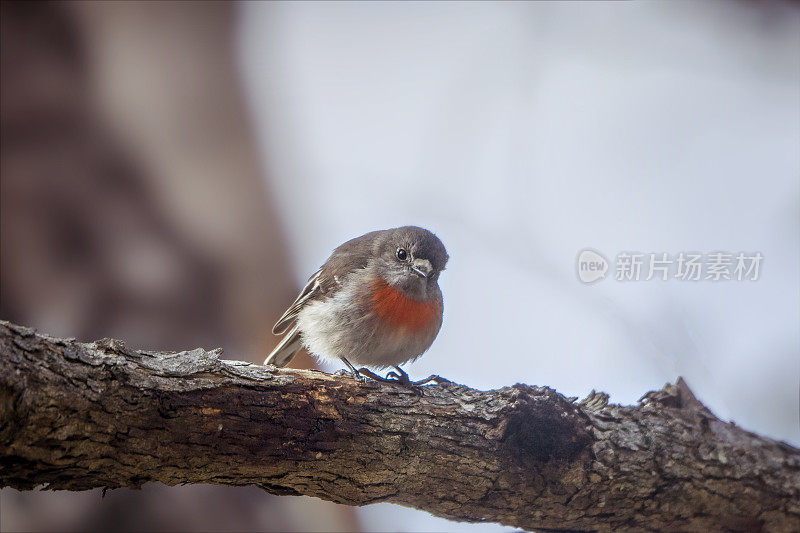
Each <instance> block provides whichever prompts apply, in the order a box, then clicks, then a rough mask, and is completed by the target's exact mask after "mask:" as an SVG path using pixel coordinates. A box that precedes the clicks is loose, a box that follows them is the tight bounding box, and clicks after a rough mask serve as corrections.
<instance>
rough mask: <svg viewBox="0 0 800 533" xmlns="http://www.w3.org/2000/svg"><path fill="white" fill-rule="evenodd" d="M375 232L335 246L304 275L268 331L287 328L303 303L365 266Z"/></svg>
mask: <svg viewBox="0 0 800 533" xmlns="http://www.w3.org/2000/svg"><path fill="white" fill-rule="evenodd" d="M376 233H379V232H375V231H374V232H372V233H367V234H366V235H362V236H361V237H356V238H355V239H351V240H349V241H347V242H346V243H344V244H342V245H341V246H339V247H338V248H336V249H335V250H334V251H333V253H332V254H331V256H330V257H329V258H328V260H327V261H325V264H324V265H322V267H321V268H320V269H319V270H317V271H316V272H314V274H313V275H312V276H311V277H310V278H308V282H306V285H305V287H303V290H301V291H300V294H299V295H298V296H297V298H296V299H295V301H294V302H292V305H290V306H289V308H288V309H287V310H286V312H285V313H283V315H282V316H281V317H280V318H279V319H278V321H277V322H276V323H275V326H273V328H272V333H274V334H275V335H280V334H281V333H283V332H284V331H286V330H287V329H289V326H290V325H291V324H292V323H293V322H294V321H295V320H297V315H299V314H300V311H301V310H302V309H303V307H304V306H305V305H306V304H308V303H309V302H311V301H313V300H316V299H317V298H320V297H322V296H324V295H325V294H326V293H328V292H330V291H331V290H334V289H336V288H338V287H339V285H341V284H342V280H343V279H344V277H345V276H347V274H350V273H351V272H353V271H354V270H358V269H360V268H366V266H367V262H368V261H369V258H370V255H371V251H372V250H371V243H372V242H373V239H374V237H375V234H376Z"/></svg>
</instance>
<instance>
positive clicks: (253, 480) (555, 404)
mask: <svg viewBox="0 0 800 533" xmlns="http://www.w3.org/2000/svg"><path fill="white" fill-rule="evenodd" d="M219 356H220V352H219V351H217V350H212V351H205V350H202V349H199V348H198V349H195V350H190V351H184V352H177V353H160V352H146V351H139V350H132V349H128V348H126V347H125V346H124V345H123V344H122V343H121V342H119V341H114V340H107V339H104V340H101V341H97V342H94V343H81V342H77V341H75V340H74V339H57V338H52V337H48V336H45V335H40V334H37V333H36V332H34V331H33V330H31V329H28V328H24V327H21V326H17V325H14V324H11V323H8V322H0V447H1V449H2V452H1V453H2V456H0V486H3V487H15V488H18V489H33V488H34V487H37V486H40V485H44V486H46V487H47V488H49V489H66V490H84V489H91V488H94V487H108V488H116V487H140V486H141V485H142V484H143V483H146V482H150V481H160V482H162V483H165V484H167V485H175V484H179V483H218V484H226V485H249V484H256V485H259V486H261V487H263V488H264V489H265V490H266V491H268V492H271V493H274V494H295V495H296V494H307V495H310V496H317V497H319V498H323V499H326V500H332V501H335V502H339V503H344V504H349V505H364V504H369V503H373V502H383V501H386V502H394V503H399V504H402V505H407V506H410V507H415V508H418V509H424V510H426V511H429V512H431V513H433V514H436V515H439V516H443V517H446V518H450V519H453V520H463V521H491V522H499V523H502V524H507V525H512V526H517V527H520V528H524V529H571V530H616V529H635V530H648V529H658V530H695V531H701V530H760V529H763V530H770V531H792V530H793V531H798V530H800V451H798V450H797V449H796V448H793V447H791V446H789V445H787V444H785V443H781V442H776V441H773V440H770V439H766V438H763V437H759V436H757V435H755V434H753V433H749V432H747V431H744V430H742V429H740V428H739V427H737V426H736V425H734V424H733V423H726V422H722V421H720V420H719V419H717V418H716V417H715V416H714V415H713V414H712V413H711V412H710V411H708V410H707V409H706V408H705V407H704V406H703V405H702V404H700V403H699V402H698V401H697V400H696V399H695V398H694V396H693V395H692V394H691V392H690V391H689V389H688V388H687V387H686V386H685V384H684V383H683V381H682V380H679V381H678V383H676V384H675V385H667V386H665V387H664V389H663V390H661V391H657V392H651V393H649V394H647V395H645V397H644V398H643V401H642V402H640V404H639V405H637V406H618V405H607V402H606V400H607V397H606V396H605V395H603V394H592V395H591V396H590V397H589V398H587V399H586V400H584V401H582V402H575V401H574V399H569V398H565V397H564V396H562V395H560V394H558V393H556V392H555V391H553V390H551V389H549V388H546V387H532V386H527V385H519V384H518V385H514V386H512V387H505V388H503V389H499V390H493V391H478V390H474V389H470V388H468V387H464V386H461V385H457V384H454V383H444V384H438V385H429V386H425V387H424V388H422V389H420V390H418V391H413V390H408V389H405V388H403V387H400V386H396V385H392V384H384V383H378V382H373V381H369V382H366V383H363V382H360V381H357V380H354V379H352V378H351V377H349V376H339V375H328V374H324V373H321V372H314V371H301V370H278V369H276V368H273V367H263V366H258V365H251V364H248V363H242V362H235V361H224V360H221V359H220V358H219Z"/></svg>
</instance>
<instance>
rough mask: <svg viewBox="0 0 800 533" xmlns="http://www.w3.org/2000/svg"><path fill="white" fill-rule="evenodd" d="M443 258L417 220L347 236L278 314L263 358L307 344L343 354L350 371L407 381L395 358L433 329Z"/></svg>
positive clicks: (428, 338) (316, 350)
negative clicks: (382, 372) (273, 342)
mask: <svg viewBox="0 0 800 533" xmlns="http://www.w3.org/2000/svg"><path fill="white" fill-rule="evenodd" d="M448 258H449V257H448V255H447V251H446V250H445V247H444V245H443V244H442V241H440V240H439V238H438V237H436V235H434V234H433V233H431V232H430V231H428V230H426V229H424V228H420V227H417V226H403V227H400V228H392V229H386V230H380V231H373V232H370V233H367V234H365V235H362V236H360V237H356V238H355V239H351V240H349V241H347V242H346V243H344V244H342V245H341V246H339V247H338V248H336V249H335V250H334V251H333V253H332V254H331V256H330V257H329V258H328V259H327V261H325V263H324V264H323V265H322V267H321V268H320V269H319V270H317V271H316V272H315V273H314V274H313V275H312V276H311V277H310V278H309V279H308V282H307V283H306V285H305V287H303V290H301V291H300V294H299V295H298V296H297V299H296V300H295V301H294V302H293V303H292V305H290V306H289V308H288V309H287V310H286V312H285V313H283V316H281V317H280V319H278V322H277V323H276V324H275V326H274V327H273V328H272V333H274V334H275V335H280V334H282V333H286V335H285V337H284V338H283V339H282V340H281V342H280V343H279V344H278V345H277V346H276V347H275V349H274V350H272V353H270V354H269V355H268V356H267V358H266V360H265V361H264V364H265V365H268V364H269V365H275V366H278V367H283V366H286V365H287V364H288V363H289V361H291V360H292V358H293V357H294V356H295V354H296V353H297V352H298V351H299V350H300V348H301V347H303V346H305V347H306V348H307V349H308V350H309V352H311V354H312V355H314V356H316V357H318V358H320V359H329V360H330V359H334V360H335V359H339V360H341V361H342V362H344V364H345V365H347V368H348V369H350V371H351V372H352V373H353V375H354V376H359V375H361V374H364V375H367V376H369V377H371V378H373V379H379V380H381V381H401V382H403V383H405V384H409V383H411V382H410V381H409V379H408V374H406V373H405V372H404V371H403V370H401V369H400V366H399V365H402V364H403V363H406V362H408V361H413V360H415V359H416V358H417V357H419V356H420V355H422V354H423V353H424V352H425V351H426V350H427V349H428V348H429V347H430V345H431V344H432V343H433V341H434V339H436V336H437V335H438V333H439V328H441V326H442V312H443V301H442V291H441V290H440V289H439V274H440V273H441V272H442V270H444V268H445V265H446V264H447V260H448ZM287 330H288V332H287ZM354 364H355V365H366V366H370V367H373V368H387V367H390V366H391V367H394V368H395V370H397V373H395V372H390V373H389V376H392V377H393V378H395V379H391V380H390V379H388V378H381V377H379V376H377V375H376V374H374V373H373V372H371V371H370V370H368V369H366V368H360V369H358V370H356V368H355V367H354V366H353V365H354ZM432 378H433V379H436V377H434V376H432V377H431V378H429V379H428V380H422V382H425V381H430V380H431V379H432ZM439 379H441V378H439ZM443 381H444V380H443ZM422 382H417V384H420V383H422Z"/></svg>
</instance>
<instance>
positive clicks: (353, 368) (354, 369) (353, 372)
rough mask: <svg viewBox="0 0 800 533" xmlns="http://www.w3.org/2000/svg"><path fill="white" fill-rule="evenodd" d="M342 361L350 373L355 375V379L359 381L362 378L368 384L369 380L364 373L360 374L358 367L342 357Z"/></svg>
mask: <svg viewBox="0 0 800 533" xmlns="http://www.w3.org/2000/svg"><path fill="white" fill-rule="evenodd" d="M340 359H341V360H342V361H343V362H344V364H346V365H347V368H348V369H349V370H350V373H351V374H353V379H356V380H357V379H359V378H361V379H363V380H364V382H365V383H366V381H367V378H365V377H364V375H363V372H359V371H358V370H356V367H354V366H353V365H351V364H350V361H348V360H347V359H345V358H344V357H341V358H340ZM361 370H366V369H364V368H362V369H361ZM369 377H372V376H369Z"/></svg>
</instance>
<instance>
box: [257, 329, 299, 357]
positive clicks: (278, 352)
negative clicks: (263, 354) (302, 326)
mask: <svg viewBox="0 0 800 533" xmlns="http://www.w3.org/2000/svg"><path fill="white" fill-rule="evenodd" d="M302 347H303V340H302V339H301V338H300V330H299V329H297V326H295V327H293V328H292V329H290V330H289V332H288V333H287V334H286V335H285V336H284V337H283V338H282V339H281V342H279V343H278V345H277V346H276V347H275V349H273V350H272V352H271V353H270V354H269V355H268V356H267V358H266V359H264V364H265V365H275V366H277V367H284V366H286V365H288V364H289V361H291V360H292V359H294V356H295V355H296V354H297V352H299V351H300V348H302Z"/></svg>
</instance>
